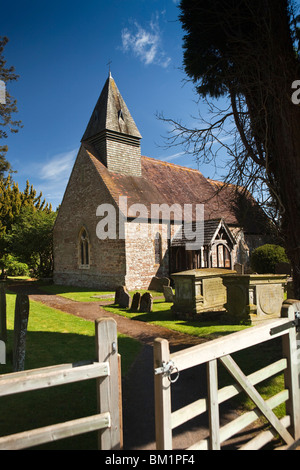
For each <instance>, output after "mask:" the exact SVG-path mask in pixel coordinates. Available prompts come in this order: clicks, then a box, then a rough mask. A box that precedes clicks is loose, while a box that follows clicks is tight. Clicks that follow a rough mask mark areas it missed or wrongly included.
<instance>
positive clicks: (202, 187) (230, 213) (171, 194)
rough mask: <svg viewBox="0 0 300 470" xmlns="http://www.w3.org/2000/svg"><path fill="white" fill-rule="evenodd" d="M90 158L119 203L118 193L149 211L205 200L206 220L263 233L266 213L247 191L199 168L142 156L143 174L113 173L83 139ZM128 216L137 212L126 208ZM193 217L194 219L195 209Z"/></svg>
mask: <svg viewBox="0 0 300 470" xmlns="http://www.w3.org/2000/svg"><path fill="white" fill-rule="evenodd" d="M84 146H85V148H86V150H87V153H88V155H89V158H90V159H91V161H92V162H93V164H94V166H95V168H96V169H97V171H98V173H99V175H100V176H101V178H102V180H103V181H104V183H105V185H106V187H107V188H108V190H109V191H110V193H111V195H112V197H113V198H114V200H115V202H116V203H117V204H118V202H119V197H120V196H127V198H128V207H129V208H130V206H132V205H133V204H144V205H145V206H146V208H147V210H148V213H149V214H151V212H150V211H151V204H160V205H161V204H168V205H169V206H172V205H173V204H180V205H181V206H183V205H184V204H193V208H194V209H195V207H196V204H204V218H205V220H220V219H223V220H224V221H225V222H226V224H227V225H228V226H236V227H243V229H244V230H245V232H247V233H252V234H259V233H263V231H262V230H263V224H265V223H266V220H267V219H266V216H265V214H264V213H263V212H262V210H261V209H260V207H259V206H258V204H257V203H256V201H255V200H254V199H253V198H252V197H251V196H250V195H249V196H247V197H246V202H245V195H243V196H242V195H241V193H239V192H237V191H236V188H235V187H234V186H233V185H231V186H228V187H227V186H226V187H224V189H222V190H221V191H220V185H221V186H222V185H224V183H220V182H215V181H211V180H209V179H206V178H205V177H204V176H203V175H202V173H201V172H200V171H198V170H193V169H190V168H186V167H183V166H180V165H175V164H172V163H169V162H168V163H167V162H163V161H160V160H156V159H154V158H149V157H142V177H136V176H127V175H121V174H117V173H112V172H109V171H108V170H107V168H106V167H105V166H104V165H103V164H102V163H101V162H100V160H99V156H97V152H96V150H95V149H94V147H92V146H91V145H88V144H87V143H84ZM128 216H129V217H137V214H136V213H135V212H134V213H130V212H128ZM193 220H196V214H195V210H194V212H193Z"/></svg>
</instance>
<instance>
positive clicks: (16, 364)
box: [13, 294, 29, 372]
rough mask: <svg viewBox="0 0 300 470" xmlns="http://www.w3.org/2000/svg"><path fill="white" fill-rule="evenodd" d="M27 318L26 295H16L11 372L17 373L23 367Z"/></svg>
mask: <svg viewBox="0 0 300 470" xmlns="http://www.w3.org/2000/svg"><path fill="white" fill-rule="evenodd" d="M28 317H29V298H28V295H24V294H18V295H17V298H16V306H15V324H14V354H13V370H14V372H19V371H22V370H24V367H25V354H26V335H27V326H28Z"/></svg>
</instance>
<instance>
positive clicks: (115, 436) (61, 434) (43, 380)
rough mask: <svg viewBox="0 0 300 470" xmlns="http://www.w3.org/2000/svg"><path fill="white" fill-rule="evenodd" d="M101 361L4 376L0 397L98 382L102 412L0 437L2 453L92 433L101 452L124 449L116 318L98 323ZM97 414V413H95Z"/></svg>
mask: <svg viewBox="0 0 300 470" xmlns="http://www.w3.org/2000/svg"><path fill="white" fill-rule="evenodd" d="M95 328H96V349H97V356H98V357H97V361H96V362H90V363H87V364H82V365H78V366H76V365H74V364H63V365H57V366H52V367H46V368H43V369H34V370H28V371H22V372H15V373H12V374H4V375H1V376H0V398H1V397H3V396H6V395H12V394H16V393H22V392H27V391H31V390H38V389H42V388H48V387H53V386H57V385H66V384H69V383H73V382H79V381H83V380H90V379H96V381H97V391H98V410H97V411H98V412H97V413H96V414H95V415H93V416H88V417H85V418H80V419H77V420H73V421H68V422H65V423H60V424H55V425H52V426H47V427H44V428H39V429H34V430H30V431H26V432H21V433H18V434H13V435H10V436H5V437H1V438H0V450H21V449H26V448H29V447H33V446H36V445H40V444H45V443H47V442H53V441H57V440H59V439H64V438H66V437H70V436H76V435H78V434H83V433H87V432H91V431H99V433H98V447H99V449H101V450H112V449H114V450H119V449H120V448H121V447H122V423H121V397H120V390H121V373H120V372H121V369H120V356H119V355H118V351H117V344H118V343H117V341H118V340H117V324H116V322H115V321H114V320H113V319H101V320H98V321H96V322H95ZM95 411H96V410H95Z"/></svg>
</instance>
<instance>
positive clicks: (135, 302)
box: [131, 292, 142, 312]
mask: <svg viewBox="0 0 300 470" xmlns="http://www.w3.org/2000/svg"><path fill="white" fill-rule="evenodd" d="M141 297H142V296H141V294H140V293H139V292H136V293H135V294H134V296H133V299H132V304H131V310H133V311H134V312H138V311H139V309H140V304H141Z"/></svg>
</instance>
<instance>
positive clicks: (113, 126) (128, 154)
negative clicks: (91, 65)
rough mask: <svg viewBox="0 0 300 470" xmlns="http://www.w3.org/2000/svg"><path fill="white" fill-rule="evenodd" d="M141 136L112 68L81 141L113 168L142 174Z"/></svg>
mask: <svg viewBox="0 0 300 470" xmlns="http://www.w3.org/2000/svg"><path fill="white" fill-rule="evenodd" d="M141 138H142V136H141V134H140V132H139V130H138V128H137V126H136V124H135V122H134V120H133V118H132V116H131V114H130V112H129V110H128V108H127V106H126V103H125V101H124V100H123V98H122V95H121V93H120V92H119V90H118V87H117V85H116V83H115V81H114V79H113V78H112V75H111V72H110V71H109V77H108V79H107V80H106V83H105V85H104V87H103V90H102V93H101V95H100V97H99V99H98V101H97V104H96V106H95V109H94V111H93V113H92V116H91V119H90V121H89V123H88V126H87V128H86V131H85V133H84V135H83V137H82V142H83V143H84V142H87V143H89V144H91V145H93V146H94V147H95V148H96V150H97V152H98V155H99V159H100V160H101V161H102V163H104V165H105V166H107V168H108V169H109V170H110V171H113V172H116V173H123V174H128V175H132V176H141V148H140V140H141Z"/></svg>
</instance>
